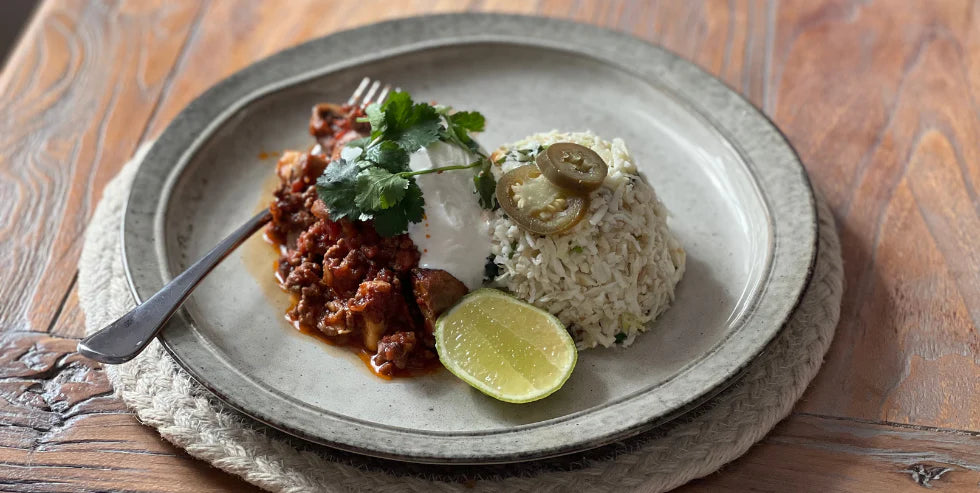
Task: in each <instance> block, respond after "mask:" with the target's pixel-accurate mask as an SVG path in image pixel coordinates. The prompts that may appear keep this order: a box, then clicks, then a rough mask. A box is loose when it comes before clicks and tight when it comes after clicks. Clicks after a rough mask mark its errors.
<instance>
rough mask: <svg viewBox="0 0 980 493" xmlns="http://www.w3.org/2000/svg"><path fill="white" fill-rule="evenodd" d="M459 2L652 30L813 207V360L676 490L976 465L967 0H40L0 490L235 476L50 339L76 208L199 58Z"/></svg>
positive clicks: (152, 121)
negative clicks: (822, 321)
mask: <svg viewBox="0 0 980 493" xmlns="http://www.w3.org/2000/svg"><path fill="white" fill-rule="evenodd" d="M0 9H2V7H0ZM456 10H476V11H504V12H520V13H534V14H541V15H548V16H555V17H563V18H570V19H576V20H579V21H583V22H593V23H596V24H599V25H602V26H607V27H610V28H614V29H619V30H622V31H626V32H630V33H633V34H635V35H636V36H639V37H641V38H643V39H646V40H649V41H652V42H655V43H659V44H662V45H663V46H665V47H667V48H668V49H671V50H673V51H675V52H677V53H679V54H680V55H681V56H683V57H685V58H687V59H689V60H692V61H694V62H695V63H697V64H699V65H700V66H702V67H704V68H705V69H706V70H708V71H710V72H711V73H713V74H716V75H717V76H718V77H720V78H721V79H722V80H724V81H725V82H726V83H727V84H729V85H730V86H731V87H733V88H734V89H735V90H737V91H739V92H741V93H742V94H744V95H745V96H746V97H748V98H749V99H750V100H751V101H752V102H754V103H755V104H756V105H758V106H759V107H761V108H762V109H763V110H764V111H765V112H766V113H767V114H769V115H770V116H771V117H772V118H773V119H774V120H775V121H776V123H777V124H778V125H779V126H780V127H781V128H782V129H783V131H784V132H786V134H787V135H788V137H789V139H790V141H791V142H792V143H793V145H794V146H796V148H797V150H798V151H799V154H800V156H801V157H802V158H803V161H804V162H805V164H806V166H807V169H808V170H809V171H810V174H811V177H812V178H813V182H814V184H815V186H816V187H817V188H818V189H819V190H821V191H822V192H823V194H824V195H825V196H826V197H827V199H828V200H829V202H830V204H831V206H832V208H833V210H834V213H835V215H836V217H837V220H838V225H839V229H840V232H841V235H842V240H843V246H844V261H845V271H846V276H847V279H846V281H847V293H846V294H845V301H844V306H843V317H842V320H841V323H840V326H839V327H838V331H837V336H836V338H835V340H834V343H833V346H832V348H831V350H830V354H829V355H828V357H827V361H826V364H825V365H824V368H823V369H822V371H821V373H820V374H819V376H818V377H817V379H816V381H815V382H814V384H813V385H812V387H811V388H810V389H809V391H808V392H807V393H806V395H805V396H804V398H803V399H802V401H801V402H800V403H799V404H798V406H797V408H796V411H795V412H794V414H793V415H792V416H791V417H790V418H788V419H787V420H786V421H784V422H783V423H782V424H780V425H779V426H778V427H777V428H776V430H775V431H774V432H773V433H772V434H770V435H769V436H768V437H767V438H765V439H764V440H763V441H762V442H761V443H760V444H759V445H758V446H756V447H754V448H753V449H752V450H751V451H750V452H749V453H748V454H746V455H745V456H744V457H743V458H741V459H739V460H738V461H736V462H734V463H733V464H731V465H729V466H727V467H725V468H724V469H723V470H722V471H721V472H719V473H717V474H714V475H711V476H710V477H708V478H705V479H703V480H699V481H695V482H694V483H691V484H690V485H688V486H687V487H685V488H683V490H684V491H726V490H737V491H741V490H750V491H787V490H795V491H907V490H915V489H918V488H919V487H920V485H922V484H924V483H926V482H927V481H925V480H926V479H927V478H928V477H930V476H936V475H938V474H939V472H940V471H943V470H945V469H947V468H948V471H947V472H945V473H943V474H941V475H939V477H938V478H937V479H933V480H931V481H929V482H928V483H929V484H931V485H932V486H933V487H934V488H935V489H937V490H940V491H961V490H975V489H978V487H980V248H978V247H977V244H978V243H980V217H978V214H980V199H978V195H977V188H978V187H980V120H978V114H980V113H978V112H980V104H978V101H980V19H978V15H980V3H978V2H970V1H965V0H964V1H955V0H921V1H907V0H892V1H877V2H868V1H857V0H855V1H812V0H810V1H807V0H799V1H785V2H778V1H750V0H709V1H690V2H688V1H683V0H675V1H671V0H663V1H658V2H653V1H649V2H648V1H614V2H607V1H601V0H579V1H572V0H540V1H536V2H535V1H526V0H496V1H493V0H487V1H472V2H456V1H448V0H447V1H422V0H419V1H414V2H390V1H365V0H358V1H333V2H313V1H291V2H288V3H287V2H271V1H270V2H258V1H255V2H243V1H224V0H222V1H213V2H203V3H202V2H196V1H184V2H175V1H164V0H160V1H133V2H126V3H116V2H94V1H93V2H89V1H82V0H78V1H68V0H64V1H62V0H51V1H48V2H46V3H45V4H44V5H43V6H42V8H41V9H40V10H39V12H38V13H37V15H36V16H35V18H34V20H33V21H32V23H31V24H30V26H29V27H28V29H27V30H26V32H25V34H24V36H23V38H22V41H21V42H20V44H19V45H18V47H17V48H16V49H15V51H14V52H13V54H12V56H11V58H10V60H9V62H8V64H7V66H6V67H5V68H4V69H3V71H2V72H0V149H2V151H0V203H2V204H4V210H5V212H3V213H0V397H2V399H0V490H11V491H33V490H37V491H102V490H132V491H190V490H194V491H242V490H244V489H246V488H247V485H245V484H244V483H243V482H241V481H240V480H238V479H236V478H234V477H231V476H228V475H225V474H224V473H221V472H219V471H217V470H216V469H213V468H211V467H210V466H208V465H207V464H204V463H202V462H199V461H196V460H194V459H193V458H191V457H190V456H188V455H187V454H186V453H184V452H182V451H180V450H178V449H175V448H174V447H172V446H170V445H169V444H167V443H166V442H164V441H162V440H161V439H160V438H159V436H158V435H157V434H156V433H155V432H154V431H153V430H152V429H149V428H146V427H143V426H141V425H140V424H139V423H138V422H137V421H136V419H135V418H134V417H133V416H132V415H130V414H129V413H127V412H126V410H125V408H124V406H122V405H121V403H120V402H118V401H117V400H115V399H114V398H113V397H112V396H111V392H110V388H109V386H108V384H107V381H106V379H105V375H104V373H103V371H102V369H101V368H100V367H99V366H98V365H97V364H93V363H90V362H88V361H86V360H85V359H83V358H81V357H79V356H78V355H76V354H73V351H74V347H75V340H76V339H77V338H78V337H79V335H80V334H81V331H82V323H83V320H84V318H83V314H82V313H81V310H80V309H79V307H78V301H77V294H76V292H75V272H76V268H75V265H76V262H77V259H78V255H79V251H80V248H81V234H82V232H83V231H84V228H85V224H86V222H87V220H88V218H89V217H90V215H91V213H92V210H93V208H94V206H95V204H96V203H97V202H98V200H99V197H100V195H101V190H102V187H103V186H104V185H105V183H106V182H107V180H108V179H109V178H111V177H112V175H113V174H114V173H115V172H116V171H117V170H118V169H119V167H120V166H121V165H122V163H123V162H124V161H125V159H126V158H127V157H128V156H129V155H130V154H131V153H132V152H133V151H134V149H135V148H136V147H137V146H138V144H139V143H140V142H142V141H145V140H147V139H152V138H153V137H154V136H155V135H157V134H159V132H160V131H161V130H162V129H163V128H164V127H165V126H166V125H167V123H168V122H169V121H170V120H171V119H172V118H173V116H174V115H176V114H177V112H179V111H180V109H181V108H182V107H183V106H184V105H186V104H187V103H188V102H189V101H190V100H191V99H193V98H194V97H195V96H197V95H198V94H199V93H201V92H202V91H203V90H205V89H206V88H207V87H208V86H210V85H211V84H214V83H215V82H217V81H218V80H220V79H221V78H223V77H225V76H227V75H228V74H231V73H232V72H234V71H235V70H238V69H240V68H242V67H244V66H246V65H247V64H249V63H250V62H252V61H254V60H256V59H258V58H261V57H263V56H266V55H269V54H271V53H274V52H275V51H277V50H280V49H282V48H284V47H288V46H291V45H295V44H297V43H300V42H302V41H304V40H307V39H310V38H312V37H316V36H321V35H324V34H328V33H331V32H335V31H337V30H340V29H346V28H349V27H354V26H359V25H364V24H367V23H370V22H374V21H377V20H381V19H388V18H395V17H403V16H408V15H413V14H418V13H426V12H442V11H456ZM922 487H924V486H922Z"/></svg>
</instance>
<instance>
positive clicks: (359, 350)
mask: <svg viewBox="0 0 980 493" xmlns="http://www.w3.org/2000/svg"><path fill="white" fill-rule="evenodd" d="M270 243H271V244H272V246H273V247H275V248H276V251H278V250H279V245H277V244H275V243H273V242H270ZM276 277H278V275H277V276H276ZM280 289H281V288H280ZM283 291H285V290H283ZM292 297H293V302H292V304H290V306H289V310H288V311H287V312H286V313H287V315H286V316H285V317H284V318H285V319H286V321H287V322H289V324H290V325H292V326H293V328H294V329H296V330H297V331H299V333H300V334H303V335H306V336H309V337H312V338H314V339H316V340H318V341H320V342H322V343H324V344H327V345H329V346H334V347H339V348H344V349H346V350H348V351H350V352H352V353H354V354H356V355H357V357H358V358H359V359H360V360H361V362H363V363H364V366H366V367H367V369H368V371H370V372H371V373H373V374H374V375H375V376H377V377H379V378H383V379H385V380H392V379H394V378H406V377H418V376H422V375H428V374H431V373H435V372H437V371H439V370H440V369H441V368H442V364H441V363H439V360H438V359H433V360H431V361H429V362H427V364H426V365H424V366H421V367H417V368H411V367H409V368H404V369H399V368H395V369H394V371H393V372H392V373H391V375H385V374H384V373H381V371H380V367H379V366H378V365H376V364H374V359H373V357H374V353H372V352H371V351H368V350H367V348H365V347H364V344H363V343H362V342H361V339H360V338H359V337H353V338H351V337H347V336H337V337H327V335H326V334H324V333H323V332H320V331H319V330H316V329H315V328H313V327H308V326H306V325H303V324H301V323H299V321H297V320H293V319H292V318H290V317H289V315H288V313H289V311H292V309H293V308H294V307H295V306H296V302H297V301H298V300H299V298H298V297H297V296H295V295H293V296H292Z"/></svg>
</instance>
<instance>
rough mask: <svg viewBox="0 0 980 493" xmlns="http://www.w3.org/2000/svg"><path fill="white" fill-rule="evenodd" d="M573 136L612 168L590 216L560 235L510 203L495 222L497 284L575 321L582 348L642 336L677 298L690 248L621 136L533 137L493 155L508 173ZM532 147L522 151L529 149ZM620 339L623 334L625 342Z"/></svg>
mask: <svg viewBox="0 0 980 493" xmlns="http://www.w3.org/2000/svg"><path fill="white" fill-rule="evenodd" d="M556 142H574V143H577V144H581V145H583V146H586V147H588V148H590V149H592V150H593V151H595V152H597V153H598V154H599V156H601V157H602V159H603V160H605V162H606V164H607V165H609V174H608V175H607V176H606V179H605V181H604V182H603V184H602V186H601V187H599V189H597V190H595V191H593V192H592V193H591V200H592V203H591V205H590V207H589V211H588V214H587V215H586V219H585V220H583V221H582V222H580V223H579V224H578V225H576V226H575V227H574V228H572V229H571V230H570V231H568V232H566V233H563V234H560V235H549V236H538V235H535V234H532V233H528V232H526V231H524V230H522V229H521V228H520V227H519V226H517V225H516V224H515V223H514V222H512V221H511V220H510V219H509V218H508V217H507V216H506V215H505V214H504V212H503V211H502V210H499V209H498V210H497V211H496V212H495V213H494V214H493V217H492V219H491V221H490V233H491V238H492V239H491V241H492V247H491V252H492V255H493V256H494V258H493V260H494V262H495V263H496V264H497V265H498V267H499V274H498V275H497V277H496V278H495V279H494V280H493V284H494V285H496V286H499V287H503V288H506V289H507V290H509V291H510V292H512V293H513V294H514V295H515V296H517V297H519V298H521V299H523V300H526V301H528V302H529V303H532V304H534V305H535V306H538V307H539V308H542V309H544V310H546V311H548V312H550V313H552V314H554V315H555V316H557V317H558V318H559V319H560V320H561V321H562V323H564V324H565V325H566V326H568V328H569V330H570V331H571V333H572V335H573V337H574V338H575V341H576V343H577V345H578V347H579V349H587V348H592V347H595V346H596V345H602V346H606V347H608V346H611V345H613V344H616V343H617V342H618V343H619V344H621V345H623V346H628V345H630V344H632V343H633V341H634V340H635V338H636V335H637V334H638V333H640V332H644V331H646V330H647V328H648V327H649V326H650V322H652V321H653V320H654V319H656V318H657V317H658V316H659V315H660V314H661V313H663V312H664V310H666V309H667V307H668V306H669V305H670V303H671V302H672V301H673V300H674V287H675V286H676V284H677V282H678V281H679V280H680V278H681V276H682V275H683V274H684V264H685V253H684V249H683V248H681V246H680V244H679V243H678V242H677V239H676V238H674V236H673V235H672V234H671V233H670V231H669V230H668V229H667V222H666V221H667V209H666V208H664V206H663V204H661V203H660V200H658V199H657V195H656V193H654V191H653V187H651V186H650V185H649V184H648V183H647V182H646V179H645V178H644V177H642V176H640V175H639V174H638V173H637V170H636V165H635V164H634V163H633V158H632V156H630V153H629V151H627V150H626V145H625V144H624V143H623V141H622V139H618V138H617V139H613V140H612V141H611V142H610V141H607V140H603V139H600V138H599V137H597V136H596V135H595V134H593V133H591V132H576V133H558V132H557V131H551V132H548V133H541V134H536V135H532V136H530V137H528V138H526V139H524V140H521V141H518V142H515V143H513V144H510V145H506V146H503V147H501V148H500V149H498V150H497V151H495V152H494V153H493V156H494V160H495V161H499V160H500V159H501V156H502V157H503V158H504V161H503V162H502V163H499V164H497V165H496V166H494V173H495V174H496V175H497V177H498V178H499V177H500V175H502V174H503V173H505V172H507V171H509V170H511V169H513V168H515V167H517V166H521V165H525V164H531V163H533V160H534V156H535V155H536V154H537V151H538V150H540V149H541V147H542V146H547V145H550V144H553V143H556ZM522 151H523V152H522ZM617 339H618V341H617Z"/></svg>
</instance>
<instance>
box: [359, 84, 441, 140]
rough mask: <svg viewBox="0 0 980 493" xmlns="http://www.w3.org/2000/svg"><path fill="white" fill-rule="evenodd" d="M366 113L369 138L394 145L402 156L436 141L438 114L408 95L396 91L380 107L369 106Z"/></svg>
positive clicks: (438, 123)
mask: <svg viewBox="0 0 980 493" xmlns="http://www.w3.org/2000/svg"><path fill="white" fill-rule="evenodd" d="M372 106H373V107H374V108H373V109H372ZM368 110H369V111H368V121H369V122H371V137H372V138H378V137H382V138H384V139H385V140H391V141H394V142H395V143H396V144H398V145H399V146H401V148H402V149H405V152H408V153H413V152H415V151H417V150H419V149H421V148H422V147H425V146H427V145H429V144H431V143H433V142H435V141H436V140H438V139H439V129H440V128H441V126H442V125H441V123H440V120H441V119H440V117H439V113H437V112H436V109H435V108H434V107H432V106H431V105H428V104H425V103H415V102H413V101H412V98H411V96H409V95H408V93H407V92H402V91H396V92H394V93H392V94H391V96H389V97H388V100H387V101H385V103H384V104H383V105H381V106H377V105H371V106H369V107H368Z"/></svg>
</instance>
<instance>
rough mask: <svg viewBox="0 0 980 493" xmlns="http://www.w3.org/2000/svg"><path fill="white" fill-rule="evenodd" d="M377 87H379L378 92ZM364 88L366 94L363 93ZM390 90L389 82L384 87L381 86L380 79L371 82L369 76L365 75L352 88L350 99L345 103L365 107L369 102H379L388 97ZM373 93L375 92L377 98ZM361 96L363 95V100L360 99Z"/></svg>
mask: <svg viewBox="0 0 980 493" xmlns="http://www.w3.org/2000/svg"><path fill="white" fill-rule="evenodd" d="M379 88H380V89H381V92H380V93H379V92H378V89H379ZM365 90H366V91H367V94H365V93H364V91H365ZM390 91H391V84H385V86H384V87H381V82H380V81H377V80H376V81H374V83H372V82H371V78H370V77H365V78H363V79H361V83H360V84H358V85H357V89H354V93H353V94H351V95H350V99H348V100H347V104H349V105H351V106H360V107H361V108H365V107H367V105H369V104H371V103H378V104H380V103H383V102H384V101H385V99H387V98H388V93H389V92H390ZM375 94H377V98H375ZM362 96H363V97H364V99H363V100H362V99H361V97H362Z"/></svg>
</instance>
